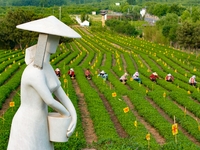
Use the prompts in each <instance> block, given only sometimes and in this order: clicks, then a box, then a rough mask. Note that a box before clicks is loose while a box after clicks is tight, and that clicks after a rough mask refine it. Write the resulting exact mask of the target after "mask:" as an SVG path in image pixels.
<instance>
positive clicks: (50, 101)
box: [29, 72, 70, 116]
mask: <svg viewBox="0 0 200 150" xmlns="http://www.w3.org/2000/svg"><path fill="white" fill-rule="evenodd" d="M36 74H37V75H38V76H37V77H34V79H33V80H31V79H29V82H30V85H31V86H32V87H33V88H34V89H35V90H36V91H37V93H38V94H39V95H40V97H41V98H42V100H43V101H44V102H45V103H46V104H47V105H48V106H50V107H51V108H53V109H54V110H56V111H57V112H59V113H60V114H61V115H65V116H70V113H69V111H68V110H67V109H66V108H65V107H64V106H63V105H62V104H61V103H59V102H58V101H57V100H55V99H54V98H53V96H52V93H51V92H50V90H49V88H48V86H47V84H46V82H45V77H44V75H43V74H42V73H40V72H37V73H36Z"/></svg>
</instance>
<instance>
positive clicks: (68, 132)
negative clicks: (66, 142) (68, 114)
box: [67, 119, 76, 138]
mask: <svg viewBox="0 0 200 150" xmlns="http://www.w3.org/2000/svg"><path fill="white" fill-rule="evenodd" d="M75 128H76V120H73V119H72V122H71V123H70V125H69V128H68V130H67V137H68V138H69V137H70V136H71V135H72V134H73V132H74V130H75Z"/></svg>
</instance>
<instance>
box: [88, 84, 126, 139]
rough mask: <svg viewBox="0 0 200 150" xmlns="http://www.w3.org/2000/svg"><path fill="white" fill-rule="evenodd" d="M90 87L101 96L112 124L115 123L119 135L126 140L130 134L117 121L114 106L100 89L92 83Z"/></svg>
mask: <svg viewBox="0 0 200 150" xmlns="http://www.w3.org/2000/svg"><path fill="white" fill-rule="evenodd" d="M90 85H91V87H93V88H94V89H95V90H96V91H97V92H98V94H99V96H100V98H101V100H102V101H103V104H104V106H105V108H106V110H107V111H108V114H109V115H110V119H111V120H112V122H113V123H114V126H115V129H116V131H117V133H118V135H119V136H120V137H122V138H126V137H128V134H127V133H126V132H125V130H124V129H123V127H122V126H121V124H120V122H119V120H118V119H117V117H116V116H115V113H114V111H113V110H112V106H111V105H110V104H109V102H108V100H107V99H106V98H105V96H104V95H103V94H102V93H101V92H100V91H99V90H98V88H97V87H96V85H95V84H94V83H93V82H92V81H90Z"/></svg>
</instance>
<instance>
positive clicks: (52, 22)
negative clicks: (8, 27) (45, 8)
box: [16, 16, 81, 38]
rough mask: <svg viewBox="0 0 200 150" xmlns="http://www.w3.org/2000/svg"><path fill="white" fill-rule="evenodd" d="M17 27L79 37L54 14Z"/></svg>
mask: <svg viewBox="0 0 200 150" xmlns="http://www.w3.org/2000/svg"><path fill="white" fill-rule="evenodd" d="M16 27H17V28H18V29H22V30H28V31H34V32H39V33H45V34H51V35H57V36H64V37H68V38H81V36H80V35H79V34H78V33H77V32H76V31H74V30H73V29H72V28H70V27H69V26H67V25H66V24H64V23H63V22H61V21H60V20H59V19H57V18H56V17H54V16H49V17H46V18H42V19H38V20H34V21H30V22H27V23H23V24H20V25H17V26H16Z"/></svg>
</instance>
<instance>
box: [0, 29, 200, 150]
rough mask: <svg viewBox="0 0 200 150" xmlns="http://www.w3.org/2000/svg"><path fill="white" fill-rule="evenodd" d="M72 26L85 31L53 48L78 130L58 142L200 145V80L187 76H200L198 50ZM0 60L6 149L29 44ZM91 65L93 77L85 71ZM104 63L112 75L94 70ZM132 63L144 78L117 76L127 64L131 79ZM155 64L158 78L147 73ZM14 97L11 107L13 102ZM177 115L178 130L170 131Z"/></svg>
mask: <svg viewBox="0 0 200 150" xmlns="http://www.w3.org/2000/svg"><path fill="white" fill-rule="evenodd" d="M74 29H75V30H76V31H77V32H78V33H79V34H81V35H82V38H81V39H76V40H74V41H73V42H70V43H62V44H61V45H60V46H59V48H58V50H57V52H56V54H53V55H52V56H51V64H52V66H53V67H54V68H57V67H59V68H60V69H61V73H62V77H61V78H60V81H61V83H62V87H63V88H64V89H65V91H66V94H67V95H68V96H69V97H70V99H71V100H72V102H73V104H74V106H75V107H76V111H77V114H78V124H77V128H76V131H75V133H74V134H73V135H72V137H71V138H70V139H69V141H68V142H67V143H55V149H56V150H65V149H74V150H78V149H85V148H87V149H90V148H91V149H99V150H104V149H105V150H122V149H123V150H132V149H138V150H139V149H142V150H143V149H144V150H145V149H151V150H161V149H162V150H175V149H181V150H189V149H192V150H198V149H200V147H199V146H200V125H199V120H200V111H199V108H200V94H199V87H193V86H190V85H189V84H188V80H189V77H191V76H192V75H196V76H197V81H198V80H199V77H200V73H199V69H200V61H199V54H193V53H186V52H182V51H180V50H175V49H173V48H170V47H166V46H163V45H159V44H155V43H151V42H148V41H145V40H142V39H136V38H133V37H126V36H122V35H117V34H114V33H113V34H110V33H106V32H95V33H94V32H92V31H90V30H89V29H87V28H78V27H76V28H74ZM0 62H1V64H0V85H1V87H0V108H1V110H0V116H1V118H0V119H1V120H0V149H2V150H5V149H6V147H7V144H8V137H9V131H10V125H11V121H12V117H13V115H14V114H15V112H16V110H17V109H18V107H19V105H20V78H21V74H22V72H23V70H24V68H25V67H26V65H25V63H24V51H22V50H17V51H3V50H1V51H0ZM69 68H74V70H75V73H76V79H75V80H71V79H70V78H69V77H68V76H67V71H68V69H69ZM86 68H90V70H91V72H92V74H93V76H92V80H87V79H86V78H85V76H84V70H85V69H86ZM101 70H104V71H105V72H107V73H108V80H107V81H104V80H103V79H102V78H100V77H98V76H97V75H98V73H99V72H100V71H101ZM135 71H139V73H140V77H141V79H142V84H138V83H137V82H136V81H133V80H128V81H127V84H125V85H124V84H122V83H121V82H120V81H119V78H120V76H121V75H123V74H124V72H127V73H128V74H129V76H128V78H129V79H130V78H131V76H132V75H133V73H134V72H135ZM152 72H157V73H158V75H159V77H160V78H159V79H158V81H157V83H154V82H152V81H150V80H149V76H150V74H151V73H152ZM168 73H171V74H172V75H173V76H174V77H175V81H174V82H173V83H169V82H166V81H165V76H166V75H167V74H168ZM64 79H67V83H64ZM113 93H115V95H116V96H113ZM11 101H13V102H15V106H14V107H10V106H9V104H10V102H11ZM125 108H127V109H126V110H127V112H126V111H125ZM49 111H53V110H52V109H51V108H49ZM174 123H177V124H178V134H177V135H173V134H172V125H173V124H174ZM147 135H150V139H148V140H147V137H146V136H147Z"/></svg>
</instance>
